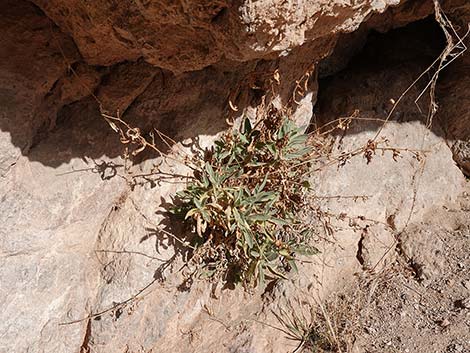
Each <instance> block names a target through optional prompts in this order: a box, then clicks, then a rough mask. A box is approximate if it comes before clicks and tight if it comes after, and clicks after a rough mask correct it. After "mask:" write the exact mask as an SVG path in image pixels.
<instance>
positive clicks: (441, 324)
mask: <svg viewBox="0 0 470 353" xmlns="http://www.w3.org/2000/svg"><path fill="white" fill-rule="evenodd" d="M439 325H440V326H441V327H447V326H449V325H450V321H449V320H447V319H444V320H442V321H440V322H439Z"/></svg>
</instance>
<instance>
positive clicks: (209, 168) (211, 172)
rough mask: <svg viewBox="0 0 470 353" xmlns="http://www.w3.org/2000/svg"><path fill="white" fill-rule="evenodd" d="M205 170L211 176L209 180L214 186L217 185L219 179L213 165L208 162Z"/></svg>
mask: <svg viewBox="0 0 470 353" xmlns="http://www.w3.org/2000/svg"><path fill="white" fill-rule="evenodd" d="M205 169H206V172H207V175H208V176H209V180H210V182H211V183H212V184H213V185H217V184H218V182H217V178H216V175H215V172H214V169H213V168H212V165H211V164H210V163H209V162H206V165H205Z"/></svg>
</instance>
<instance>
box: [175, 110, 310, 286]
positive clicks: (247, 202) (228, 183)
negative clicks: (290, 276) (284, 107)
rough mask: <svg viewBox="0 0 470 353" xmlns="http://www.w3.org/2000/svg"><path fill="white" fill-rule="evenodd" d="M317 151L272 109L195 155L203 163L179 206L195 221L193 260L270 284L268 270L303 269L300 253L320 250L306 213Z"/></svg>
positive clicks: (276, 274) (208, 270)
mask: <svg viewBox="0 0 470 353" xmlns="http://www.w3.org/2000/svg"><path fill="white" fill-rule="evenodd" d="M311 152H312V148H311V147H310V146H309V144H308V135H306V134H304V133H303V132H302V130H301V129H299V128H298V127H297V126H296V125H295V123H294V122H292V121H291V120H289V119H288V118H286V117H283V116H282V115H281V114H279V113H278V112H277V111H276V110H275V109H271V111H270V112H269V113H268V114H267V115H266V116H265V117H264V118H263V119H261V120H259V121H257V122H256V123H255V124H254V126H253V125H252V123H251V122H250V120H249V119H248V118H246V119H244V120H243V122H242V124H241V127H240V128H239V129H235V128H234V129H232V131H229V132H226V133H225V134H224V135H223V136H222V137H221V138H220V139H219V140H217V141H215V145H214V147H212V148H211V149H208V150H206V151H205V153H204V157H203V160H202V161H199V162H200V163H199V164H198V163H197V162H198V161H193V162H194V164H195V165H199V167H197V168H195V169H196V170H195V173H194V179H192V180H191V181H190V182H189V183H188V184H187V186H186V188H185V189H184V190H183V191H180V192H178V193H177V198H178V199H179V200H178V201H179V202H178V206H175V207H174V208H173V212H174V213H176V214H178V215H180V216H182V217H184V219H185V220H186V221H189V222H190V223H191V224H192V225H193V227H194V231H195V233H196V234H197V236H196V237H195V244H194V245H195V248H196V251H195V254H194V256H193V260H195V261H196V262H197V263H198V264H200V265H202V268H203V271H202V273H203V274H204V275H206V276H210V277H212V276H215V275H220V274H222V273H224V274H233V275H235V276H236V277H235V279H239V280H243V281H244V282H245V283H250V284H253V285H256V284H263V283H264V281H265V276H266V275H268V276H270V277H272V278H280V277H285V271H286V270H288V269H296V263H295V254H296V253H297V254H313V253H315V252H316V249H315V248H313V247H311V246H309V245H307V239H308V238H309V235H310V234H309V233H310V229H309V227H308V226H306V225H305V224H304V223H303V222H302V221H301V220H300V218H299V217H298V211H299V210H300V209H301V207H302V205H303V195H304V193H305V191H306V190H307V189H308V188H309V183H308V181H307V180H306V179H305V173H306V171H308V168H309V164H310V161H309V156H310V154H311ZM226 278H227V277H226Z"/></svg>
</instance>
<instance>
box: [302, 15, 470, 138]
mask: <svg viewBox="0 0 470 353" xmlns="http://www.w3.org/2000/svg"><path fill="white" fill-rule="evenodd" d="M358 35H359V36H361V35H362V36H363V34H362V33H361V30H359V31H358ZM351 40H353V39H352V38H351V34H349V35H344V36H343V39H340V40H339V41H338V48H337V49H338V52H339V53H344V52H345V50H344V49H343V47H345V46H347V45H348V43H349V41H351ZM445 46H446V39H445V36H444V34H443V32H442V30H441V28H440V26H439V24H438V23H437V22H436V21H435V19H434V16H430V17H428V18H426V19H424V20H420V21H417V22H414V23H411V24H409V25H407V26H405V27H402V28H398V29H394V30H391V31H389V32H387V33H379V32H375V31H371V32H369V34H368V35H367V37H366V40H365V44H364V47H363V48H362V50H361V51H360V52H359V53H353V56H352V57H351V58H350V60H349V63H347V65H346V66H345V68H344V69H343V70H341V71H339V72H337V73H333V74H332V73H331V71H328V70H327V69H326V70H324V71H325V73H326V74H327V75H326V76H323V77H321V78H320V80H319V95H318V101H317V104H316V106H315V108H314V117H315V119H314V121H313V122H312V126H311V131H313V130H314V129H317V128H320V127H322V126H324V125H325V124H329V123H330V124H331V123H332V122H333V120H335V119H338V118H349V117H352V119H351V120H350V121H349V122H348V124H349V125H348V129H347V133H348V134H354V133H358V132H361V131H364V130H369V131H377V130H378V129H379V128H380V127H381V126H382V125H383V120H384V119H386V118H387V116H389V113H390V112H391V110H392V108H393V106H394V102H396V101H397V100H398V99H399V98H400V96H401V95H402V94H403V93H404V92H405V91H406V90H407V89H408V88H409V87H410V85H412V83H413V81H414V80H415V79H417V78H418V77H419V76H420V75H421V74H422V73H423V72H424V71H425V70H426V69H427V68H428V67H429V66H430V65H431V64H432V63H433V62H434V61H435V60H436V58H438V57H439V55H440V54H441V52H442V51H443V49H444V48H445ZM464 55H465V54H464ZM334 56H335V54H333V56H332V58H329V59H327V61H335V58H334ZM343 59H344V58H343ZM458 60H459V59H457V61H455V62H454V65H457V66H458ZM343 62H344V60H343ZM436 67H437V65H436ZM452 70H453V66H452V65H451V66H449V67H448V68H446V69H445V70H443V71H441V73H440V75H439V81H438V86H437V95H436V100H437V102H438V104H439V102H440V101H441V100H442V98H444V97H445V96H446V95H447V94H449V92H443V91H442V90H439V87H440V86H441V85H442V83H443V82H446V78H447V77H448V75H449V72H452ZM434 72H435V69H432V70H430V71H429V72H428V73H426V74H425V75H423V77H422V79H420V80H419V81H418V82H417V83H416V84H415V85H413V86H412V88H411V89H410V90H409V92H408V93H407V94H406V95H404V96H403V99H402V100H401V101H400V103H399V104H398V105H397V106H396V108H395V109H394V111H393V113H392V114H391V116H390V117H389V120H390V121H395V122H400V123H401V122H409V121H420V122H422V123H423V124H427V122H428V120H427V119H428V111H429V104H430V98H429V88H428V89H427V90H426V91H425V89H426V85H427V84H428V83H429V82H430V80H431V77H432V75H433V74H434ZM423 92H424V94H422V93H423ZM421 94H422V97H421V98H420V99H419V100H418V101H416V102H415V100H416V99H417V98H418V97H419V96H420V95H421ZM355 110H358V112H356V113H355ZM357 113H358V114H357ZM441 115H442V114H441V113H440V111H439V112H438V114H437V115H436V116H435V118H434V119H433V124H432V126H431V129H432V131H433V133H435V134H436V135H439V136H443V137H445V138H448V137H452V136H448V134H447V133H446V131H447V129H445V127H444V124H443V121H442V119H441V118H440V116H441ZM357 117H359V119H362V120H359V119H356V118H357ZM444 119H453V117H452V116H450V117H447V116H445V117H444ZM331 126H332V125H328V128H330V127H331ZM333 134H337V135H344V134H345V131H343V130H341V129H336V130H334V131H333Z"/></svg>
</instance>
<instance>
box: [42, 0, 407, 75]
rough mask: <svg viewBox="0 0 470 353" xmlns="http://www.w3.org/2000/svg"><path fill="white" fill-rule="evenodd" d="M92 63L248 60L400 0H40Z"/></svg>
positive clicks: (344, 27) (180, 65) (188, 65)
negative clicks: (295, 0) (353, 1)
mask: <svg viewBox="0 0 470 353" xmlns="http://www.w3.org/2000/svg"><path fill="white" fill-rule="evenodd" d="M34 3H35V4H36V5H38V6H39V7H40V8H41V9H42V10H43V11H44V12H45V13H46V14H47V16H48V17H49V18H51V19H52V20H53V21H54V22H55V23H56V24H57V25H58V26H59V27H60V28H61V29H62V30H63V31H64V32H65V33H67V34H70V35H71V36H72V37H73V38H74V40H75V43H76V44H77V46H78V49H79V50H80V53H81V54H82V55H83V57H84V59H85V60H86V61H87V62H88V63H90V64H93V65H112V64H115V63H118V62H122V61H135V60H137V59H139V58H141V57H142V58H144V59H145V61H147V62H149V63H151V64H153V65H156V66H159V67H161V68H165V69H168V70H171V71H174V72H181V71H191V70H198V69H202V68H204V67H206V66H208V65H212V64H215V63H217V62H218V61H220V60H221V59H223V58H224V59H228V60H230V61H249V60H253V59H258V58H266V57H269V56H271V58H273V57H276V56H277V55H278V53H279V52H283V51H286V52H288V51H289V50H291V49H293V48H295V47H298V46H300V45H302V44H304V43H306V42H308V41H311V40H313V39H317V38H321V37H324V36H331V35H332V34H334V33H337V32H351V31H354V30H355V29H357V27H358V26H359V25H360V24H361V23H362V22H363V21H364V19H365V18H367V16H368V15H370V14H371V13H374V12H383V11H385V9H386V8H387V7H388V6H390V5H398V4H399V3H400V1H399V0H380V1H370V0H362V1H358V2H355V3H354V4H353V3H351V2H349V1H330V0H322V1H313V0H310V1H302V2H292V1H278V0H266V1H255V2H252V1H242V0H235V1H234V0H205V1H192V0H190V1H179V0H178V1H173V0H165V1H152V0H145V1H140V0H139V1H131V2H119V1H110V0H100V1H93V2H87V3H83V1H79V0H74V1H62V0H53V1H48V0H35V1H34Z"/></svg>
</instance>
